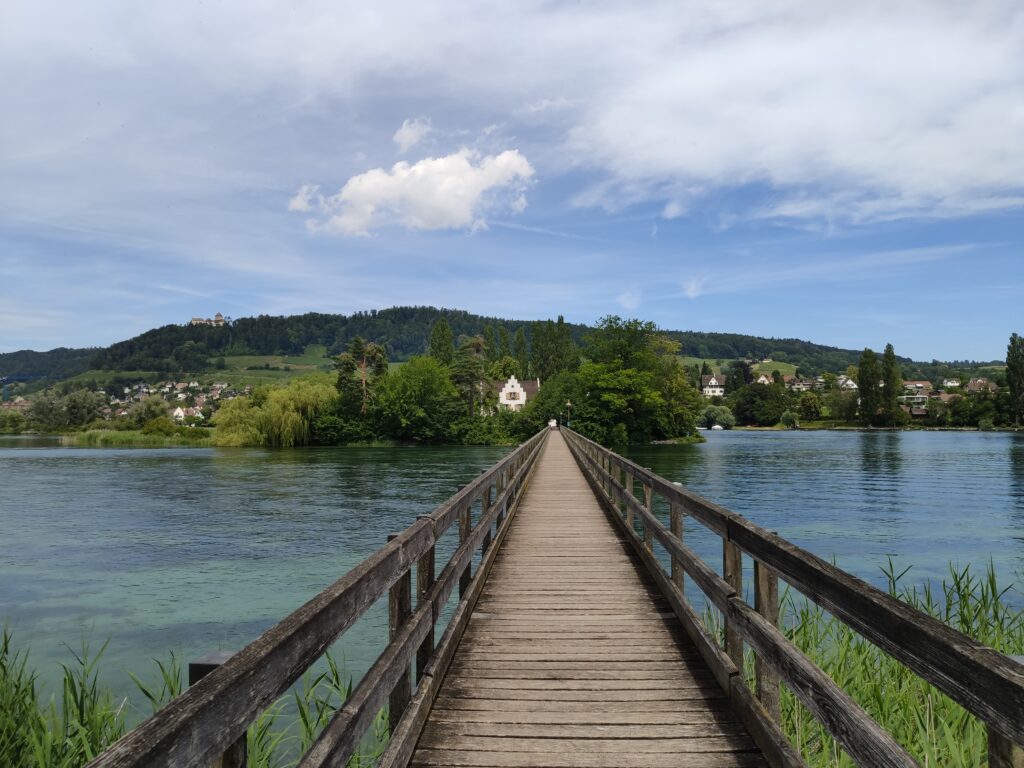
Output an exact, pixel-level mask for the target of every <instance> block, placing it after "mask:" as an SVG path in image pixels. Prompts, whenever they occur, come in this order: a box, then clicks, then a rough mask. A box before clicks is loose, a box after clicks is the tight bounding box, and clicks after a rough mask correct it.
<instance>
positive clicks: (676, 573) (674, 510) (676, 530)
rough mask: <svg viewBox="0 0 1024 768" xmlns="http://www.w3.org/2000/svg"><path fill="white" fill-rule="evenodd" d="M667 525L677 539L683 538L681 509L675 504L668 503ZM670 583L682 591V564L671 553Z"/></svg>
mask: <svg viewBox="0 0 1024 768" xmlns="http://www.w3.org/2000/svg"><path fill="white" fill-rule="evenodd" d="M668 510H669V512H668V514H669V525H670V526H671V529H672V535H673V536H675V537H676V538H677V539H679V541H680V542H682V540H683V510H682V509H681V508H680V507H679V506H678V505H677V504H669V508H668ZM672 583H673V584H675V585H676V588H677V589H678V590H679V593H680V594H685V593H684V592H683V564H682V563H680V562H679V558H677V557H676V556H675V555H672Z"/></svg>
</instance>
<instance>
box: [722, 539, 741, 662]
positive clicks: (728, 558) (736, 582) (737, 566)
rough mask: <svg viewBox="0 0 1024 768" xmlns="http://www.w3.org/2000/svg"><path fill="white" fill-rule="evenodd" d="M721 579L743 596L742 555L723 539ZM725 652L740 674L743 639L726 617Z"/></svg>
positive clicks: (736, 548) (733, 545)
mask: <svg viewBox="0 0 1024 768" xmlns="http://www.w3.org/2000/svg"><path fill="white" fill-rule="evenodd" d="M722 578H723V579H725V581H726V582H728V584H729V586H730V587H732V588H733V590H734V591H735V592H736V594H737V595H741V596H742V595H743V554H742V553H741V552H740V548H739V547H737V546H736V545H735V544H733V543H732V542H731V541H729V539H728V538H725V537H723V538H722ZM725 652H726V654H727V655H728V656H729V658H730V659H732V663H733V664H735V665H736V668H737V669H738V670H740V671H741V672H742V670H743V637H742V636H741V635H740V633H739V632H737V631H736V627H734V626H733V623H732V622H731V621H729V619H728V617H725Z"/></svg>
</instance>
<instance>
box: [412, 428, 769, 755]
mask: <svg viewBox="0 0 1024 768" xmlns="http://www.w3.org/2000/svg"><path fill="white" fill-rule="evenodd" d="M411 764H412V765H413V766H423V767H424V768H425V767H426V766H476V767H477V768H484V767H491V768H498V767H505V768H509V767H512V766H548V767H549V768H569V767H577V766H578V767H580V768H629V767H630V766H651V767H655V766H677V767H678V766H683V767H685V766H701V767H702V768H718V767H722V768H724V767H725V766H764V765H767V763H766V762H765V760H764V758H763V757H762V755H761V753H760V752H759V751H758V749H757V747H756V745H755V744H754V741H753V740H752V739H751V737H750V735H749V734H748V733H747V731H746V730H745V728H744V726H743V724H742V723H741V722H740V718H739V717H738V716H737V715H736V714H735V713H734V711H733V710H732V708H731V707H730V704H729V699H728V698H727V696H726V695H725V694H724V693H723V691H722V690H721V688H719V686H718V685H717V683H716V682H715V679H714V677H713V676H712V674H711V672H710V671H709V670H708V668H707V667H706V666H705V664H704V661H703V660H702V658H701V656H700V655H699V653H698V652H697V650H696V648H695V647H694V646H693V644H692V643H691V641H690V640H689V638H688V637H687V635H686V634H685V633H684V632H683V631H682V629H681V628H680V626H679V623H678V621H677V619H676V617H675V615H674V614H673V613H672V611H671V609H670V607H669V605H668V604H667V603H666V602H665V600H664V598H663V597H662V596H661V595H660V593H659V592H658V591H657V589H656V587H655V586H654V585H653V583H652V582H651V581H650V579H649V577H648V576H647V575H646V574H645V572H644V570H643V568H642V566H641V565H640V564H639V563H638V562H637V561H636V560H635V557H634V555H633V554H632V553H631V552H630V550H629V546H628V544H627V542H626V541H625V539H624V538H623V537H622V536H621V535H620V534H619V531H618V530H617V529H616V528H615V527H613V525H612V522H611V521H610V520H609V518H608V516H607V515H606V514H605V512H604V511H603V510H602V508H601V506H600V504H599V503H598V501H597V498H596V497H595V496H594V494H593V492H592V490H591V489H590V486H589V485H588V484H587V481H586V479H585V478H584V476H583V473H582V472H581V471H580V469H579V467H578V466H577V464H576V461H575V460H574V459H573V457H572V454H571V453H570V451H569V448H568V446H567V445H566V443H565V440H564V438H563V437H562V435H561V434H560V433H558V432H552V433H551V435H550V436H549V439H548V440H547V443H546V445H545V447H544V449H543V454H542V455H541V457H540V461H539V462H538V465H537V469H536V472H535V474H534V476H533V479H532V481H531V483H530V485H529V486H528V489H527V491H526V493H525V495H524V497H523V500H522V502H521V505H520V507H519V510H518V512H517V514H516V517H515V519H514V520H513V521H512V523H511V527H510V529H509V532H508V535H507V536H506V538H505V541H504V543H503V544H502V547H501V549H500V550H499V552H498V553H497V555H496V558H495V562H494V566H493V568H492V570H491V573H490V576H489V578H488V580H487V582H486V584H485V585H484V591H483V593H482V594H481V597H480V600H479V602H478V603H477V606H476V610H475V611H474V613H473V615H472V618H471V620H470V622H469V626H468V628H467V631H466V633H465V635H464V636H463V638H462V640H461V642H460V644H459V647H458V650H457V651H456V655H455V657H454V660H453V662H452V665H451V667H450V668H449V670H448V674H447V676H446V678H445V680H444V683H443V685H442V687H441V690H440V692H439V695H438V697H437V699H436V701H435V702H434V705H433V708H432V710H431V713H430V716H429V720H428V721H427V724H426V726H425V728H424V730H423V732H422V734H421V736H420V739H419V742H418V744H417V747H416V751H415V753H414V755H413V758H412V762H411Z"/></svg>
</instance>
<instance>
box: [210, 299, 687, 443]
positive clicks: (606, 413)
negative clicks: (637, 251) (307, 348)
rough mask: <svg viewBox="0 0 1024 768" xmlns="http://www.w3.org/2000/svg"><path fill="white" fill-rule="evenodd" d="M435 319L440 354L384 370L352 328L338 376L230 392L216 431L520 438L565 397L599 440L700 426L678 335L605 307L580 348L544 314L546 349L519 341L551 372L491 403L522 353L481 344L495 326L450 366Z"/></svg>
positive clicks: (315, 439)
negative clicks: (508, 402) (517, 407)
mask: <svg viewBox="0 0 1024 768" xmlns="http://www.w3.org/2000/svg"><path fill="white" fill-rule="evenodd" d="M438 327H441V328H442V331H441V332H440V333H439V334H438V345H437V346H436V348H435V350H434V352H435V354H433V355H430V356H427V355H418V356H414V357H412V358H411V359H410V360H409V361H408V362H406V363H405V364H404V365H402V366H399V367H397V368H395V369H394V370H390V371H389V370H388V366H387V365H386V360H385V359H384V357H383V350H381V349H380V348H379V347H377V346H376V345H374V344H373V343H370V342H365V341H364V340H363V339H361V338H358V337H357V338H356V339H353V340H352V341H351V342H350V344H349V347H348V350H347V351H346V352H344V353H342V354H341V355H339V357H338V358H337V365H336V369H337V374H336V376H335V377H334V378H333V379H332V378H331V377H330V376H329V375H327V374H316V375H313V376H309V377H304V378H299V379H293V380H292V381H291V382H289V383H288V384H287V385H285V386H278V387H273V388H271V387H258V388H256V390H254V392H253V395H252V397H251V398H237V399H235V400H230V401H227V402H225V403H224V404H223V405H222V406H221V408H220V410H219V411H218V412H217V413H216V414H215V416H214V418H213V424H214V426H215V427H216V431H215V435H214V437H213V439H214V441H215V442H216V443H217V444H219V445H265V446H282V447H287V446H293V445H306V444H318V445H338V444H344V443H354V442H371V441H402V442H421V443H442V442H443V443H461V444H475V443H485V444H495V443H497V444H504V443H515V442H519V441H521V440H523V439H525V438H526V437H528V436H529V435H531V434H533V433H534V432H536V431H537V430H539V429H541V428H542V427H543V426H544V425H545V424H547V422H548V421H549V420H550V419H552V418H556V419H557V418H562V419H563V420H564V419H565V418H567V417H568V415H569V411H570V408H572V409H573V411H572V416H573V427H575V428H577V429H578V430H579V431H581V432H583V433H584V434H587V435H588V436H590V437H593V438H594V439H596V440H600V441H603V442H608V443H615V444H622V443H628V442H646V441H649V440H652V439H665V438H678V437H691V436H693V435H694V434H695V427H696V416H697V413H698V412H699V411H700V409H701V408H702V407H703V405H704V403H703V401H702V400H701V398H700V395H699V394H698V392H697V390H696V387H695V386H694V382H692V381H691V380H690V379H689V378H688V377H687V374H686V372H685V371H684V369H683V366H682V364H681V363H680V359H679V357H678V355H677V352H678V348H677V346H676V344H675V343H674V342H672V341H670V340H669V339H667V338H666V337H665V336H664V335H662V334H661V333H660V332H658V331H657V329H656V328H655V326H654V325H653V324H651V323H643V322H641V321H639V320H630V321H624V320H621V319H620V318H618V317H609V318H604V319H603V320H602V321H601V322H600V323H599V324H598V327H597V329H595V330H594V331H593V332H592V333H591V334H589V335H588V336H587V338H586V343H585V346H584V347H583V349H582V350H579V349H578V348H577V347H576V345H575V343H574V342H573V341H572V340H571V338H569V337H568V335H567V334H566V333H565V330H564V324H561V325H560V324H559V323H556V322H549V323H545V324H543V325H542V326H541V327H542V330H540V336H539V338H541V339H542V347H541V350H540V351H537V352H531V350H530V349H527V350H525V352H524V351H523V350H520V352H521V353H522V355H521V356H522V360H525V364H526V366H527V370H528V371H529V370H530V366H531V365H537V366H540V367H541V368H542V369H543V370H544V371H546V372H548V373H550V378H548V379H547V380H546V381H545V382H544V383H543V386H541V388H540V391H539V393H538V394H537V395H535V396H532V397H530V398H529V399H528V400H527V402H526V407H525V409H524V410H522V411H503V410H500V409H499V408H498V402H497V401H498V397H497V392H498V388H499V387H500V386H501V385H502V384H503V383H504V381H505V379H506V377H507V376H508V375H509V374H510V373H511V372H516V371H518V370H520V368H519V366H520V364H521V361H520V360H519V359H516V358H511V357H508V356H499V354H500V352H501V351H502V350H501V349H498V350H490V351H489V350H488V347H487V343H486V338H487V337H488V336H489V337H490V338H491V339H492V343H497V344H500V343H501V342H500V341H498V339H500V335H499V334H494V333H493V332H492V333H491V334H488V335H484V336H463V337H461V338H460V339H459V344H458V348H457V349H453V350H452V355H451V362H450V363H449V364H447V365H445V364H444V363H443V362H442V360H441V359H439V358H444V357H447V349H446V345H447V334H446V333H445V332H444V331H443V326H438ZM517 335H518V334H517ZM521 338H524V337H521ZM545 345H546V346H545ZM581 354H582V357H583V362H582V363H581V362H580V358H581ZM489 358H490V360H491V362H490V363H489V362H488V359H489ZM533 360H536V362H535V363H532V362H531V361H533ZM510 368H511V369H514V371H510V370H509V369H510ZM566 403H573V405H572V406H568V407H567V405H566Z"/></svg>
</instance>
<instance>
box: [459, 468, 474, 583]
mask: <svg viewBox="0 0 1024 768" xmlns="http://www.w3.org/2000/svg"><path fill="white" fill-rule="evenodd" d="M462 487H464V486H460V488H459V490H461V489H462ZM471 507H472V504H467V505H466V506H464V507H463V508H462V509H460V510H459V546H460V547H461V546H462V545H463V544H464V543H465V542H466V541H467V540H468V539H469V534H470V531H472V529H473V522H472V520H471V519H470V508H471ZM472 580H473V558H470V559H469V562H467V563H466V570H464V571H463V572H462V575H461V576H460V577H459V599H460V600H461V599H462V596H463V595H464V594H466V590H467V589H469V582H471V581H472Z"/></svg>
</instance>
